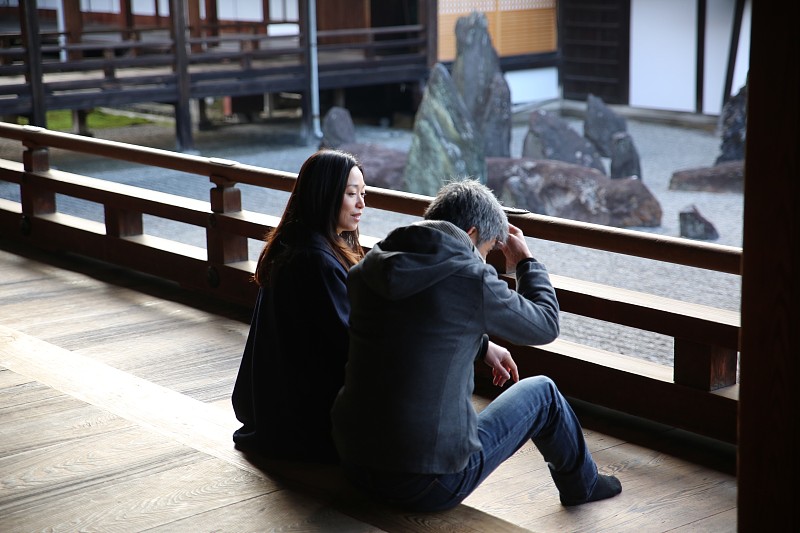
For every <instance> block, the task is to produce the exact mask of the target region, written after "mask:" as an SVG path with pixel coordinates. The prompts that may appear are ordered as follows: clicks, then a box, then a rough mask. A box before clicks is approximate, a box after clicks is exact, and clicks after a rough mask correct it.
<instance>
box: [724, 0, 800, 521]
mask: <svg viewBox="0 0 800 533" xmlns="http://www.w3.org/2000/svg"><path fill="white" fill-rule="evenodd" d="M751 20H752V22H751V41H750V42H751V45H750V73H749V80H748V89H747V91H748V106H747V141H746V148H745V153H746V160H745V187H744V191H745V196H744V199H745V202H744V239H743V252H742V315H741V316H742V330H741V339H742V354H741V387H740V395H739V457H738V459H739V465H738V467H739V468H738V470H739V471H738V489H737V490H738V492H737V494H738V504H737V513H738V524H737V525H738V530H739V531H742V532H749V531H798V530H799V528H800V513H798V508H797V494H798V489H797V482H798V476H799V475H800V454H798V450H800V438H798V437H799V436H798V420H800V406H799V404H800V396H798V393H797V391H796V390H795V386H796V382H797V379H798V376H800V364H798V363H800V334H798V329H800V278H798V273H799V272H800V179H798V178H800V107H799V105H798V95H799V94H800V70H798V69H797V68H792V67H789V66H788V65H787V63H786V58H789V57H795V58H796V57H800V40H798V39H797V28H796V25H797V22H796V20H795V18H794V17H792V16H790V15H789V13H788V11H787V10H786V9H785V8H778V7H776V5H774V4H771V3H768V2H752V19H751Z"/></svg>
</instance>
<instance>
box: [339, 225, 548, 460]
mask: <svg viewBox="0 0 800 533" xmlns="http://www.w3.org/2000/svg"><path fill="white" fill-rule="evenodd" d="M425 224H426V223H425V222H423V223H420V224H414V225H411V226H407V227H404V228H398V229H395V230H394V231H392V232H391V233H390V234H389V235H388V236H387V237H386V238H385V239H384V240H382V241H381V242H379V243H378V244H376V245H375V246H374V247H373V248H372V250H370V252H369V253H367V255H366V257H365V258H364V260H363V261H361V262H360V263H359V264H357V265H356V266H354V267H353V268H352V269H351V270H350V275H349V277H348V289H349V297H350V302H351V305H352V312H351V315H350V353H349V358H348V361H347V371H346V380H345V385H344V387H343V388H342V390H341V391H340V392H339V396H338V398H337V399H336V402H335V403H334V407H333V411H332V413H333V421H334V438H335V440H336V444H337V446H338V448H339V453H340V456H341V458H342V460H343V461H345V462H347V463H350V464H354V465H358V466H361V467H367V468H373V469H376V470H382V471H391V472H405V473H414V474H428V473H433V474H439V473H449V472H458V471H460V470H461V469H463V468H464V466H465V465H466V463H467V460H468V459H469V456H470V454H472V453H473V452H475V451H478V450H479V449H480V446H481V444H480V439H479V438H478V429H477V413H476V412H475V408H474V407H473V405H472V402H471V399H472V391H473V378H474V376H473V370H474V366H473V364H474V361H475V358H476V354H478V353H480V351H481V342H482V338H483V335H484V334H489V335H492V336H497V337H500V338H503V339H506V340H508V341H510V342H512V343H515V344H545V343H548V342H551V341H552V340H554V339H555V338H556V337H557V336H558V333H559V320H558V319H559V316H558V315H559V306H558V300H557V299H556V294H555V291H554V290H553V286H552V285H551V284H550V279H549V276H548V274H547V271H546V270H545V268H544V265H542V264H541V263H539V262H537V261H535V260H532V259H527V260H523V261H520V263H519V265H517V270H516V278H517V291H513V290H511V289H509V287H508V285H507V284H506V282H505V281H503V280H501V279H500V278H498V276H497V272H496V271H495V269H494V268H493V267H492V266H490V265H487V264H486V263H484V262H483V260H482V259H481V258H480V257H479V256H478V255H477V254H476V253H475V251H474V250H473V249H472V245H471V243H470V240H469V237H467V234H466V233H464V232H463V231H461V230H458V229H457V228H456V227H455V226H452V225H450V226H452V230H455V231H457V232H460V233H458V235H460V236H461V238H460V239H458V238H456V237H455V236H452V235H451V234H448V233H445V232H444V231H440V230H439V229H434V228H433V227H430V226H428V227H426V226H425Z"/></svg>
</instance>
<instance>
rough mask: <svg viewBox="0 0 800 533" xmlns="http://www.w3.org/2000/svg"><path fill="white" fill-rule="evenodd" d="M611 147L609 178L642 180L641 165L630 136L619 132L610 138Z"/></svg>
mask: <svg viewBox="0 0 800 533" xmlns="http://www.w3.org/2000/svg"><path fill="white" fill-rule="evenodd" d="M611 140H612V145H611V178H612V179H618V178H630V177H634V176H635V177H637V178H639V179H642V165H641V163H640V162H639V152H638V151H636V147H635V146H634V145H633V139H632V138H631V134H630V133H628V132H627V131H619V132H617V133H615V134H614V135H613V136H612V137H611Z"/></svg>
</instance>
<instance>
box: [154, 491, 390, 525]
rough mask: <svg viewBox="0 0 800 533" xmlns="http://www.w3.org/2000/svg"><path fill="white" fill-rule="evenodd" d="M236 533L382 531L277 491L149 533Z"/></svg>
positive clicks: (316, 502) (309, 499)
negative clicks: (214, 531)
mask: <svg viewBox="0 0 800 533" xmlns="http://www.w3.org/2000/svg"><path fill="white" fill-rule="evenodd" d="M209 524H213V528H214V529H215V530H217V531H236V532H240V533H262V532H264V531H303V532H314V531H320V532H325V533H375V532H381V531H385V530H383V529H380V528H377V527H375V526H372V525H370V524H365V523H363V522H360V521H358V520H356V519H354V518H351V517H349V516H346V515H343V514H341V513H340V512H338V511H336V510H335V509H333V508H331V507H330V506H329V505H327V504H325V503H321V502H319V501H318V500H315V499H313V498H310V497H308V496H304V495H302V494H299V493H297V492H294V491H288V490H287V491H280V492H278V493H274V494H270V495H269V496H263V497H258V498H252V499H249V500H246V501H242V502H239V503H235V504H231V505H226V506H225V507H221V508H218V509H214V510H212V511H207V512H205V513H202V514H198V515H194V516H191V517H188V518H184V519H181V520H176V521H174V522H170V523H168V524H165V525H163V526H159V527H156V528H153V529H152V530H149V531H151V532H152V533H158V532H163V533H196V532H198V531H204V530H206V529H210V528H209V527H208V525H209Z"/></svg>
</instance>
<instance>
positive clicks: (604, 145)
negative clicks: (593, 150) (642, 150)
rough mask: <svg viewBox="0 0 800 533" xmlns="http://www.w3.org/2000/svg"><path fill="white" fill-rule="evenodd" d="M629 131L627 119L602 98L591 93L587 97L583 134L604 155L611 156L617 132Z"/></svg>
mask: <svg viewBox="0 0 800 533" xmlns="http://www.w3.org/2000/svg"><path fill="white" fill-rule="evenodd" d="M626 131H628V125H627V124H626V123H625V119H624V118H622V117H621V116H619V115H617V114H616V113H614V111H612V110H611V109H610V108H609V107H608V106H607V105H606V104H605V102H603V100H602V98H598V97H597V96H595V95H593V94H590V95H589V96H588V97H587V98H586V116H585V118H584V120H583V136H584V137H586V138H587V139H589V140H590V141H591V142H592V144H594V145H595V146H596V147H597V151H598V152H600V155H602V156H604V157H611V154H612V152H613V147H614V142H613V137H614V134H615V133H619V132H626Z"/></svg>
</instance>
